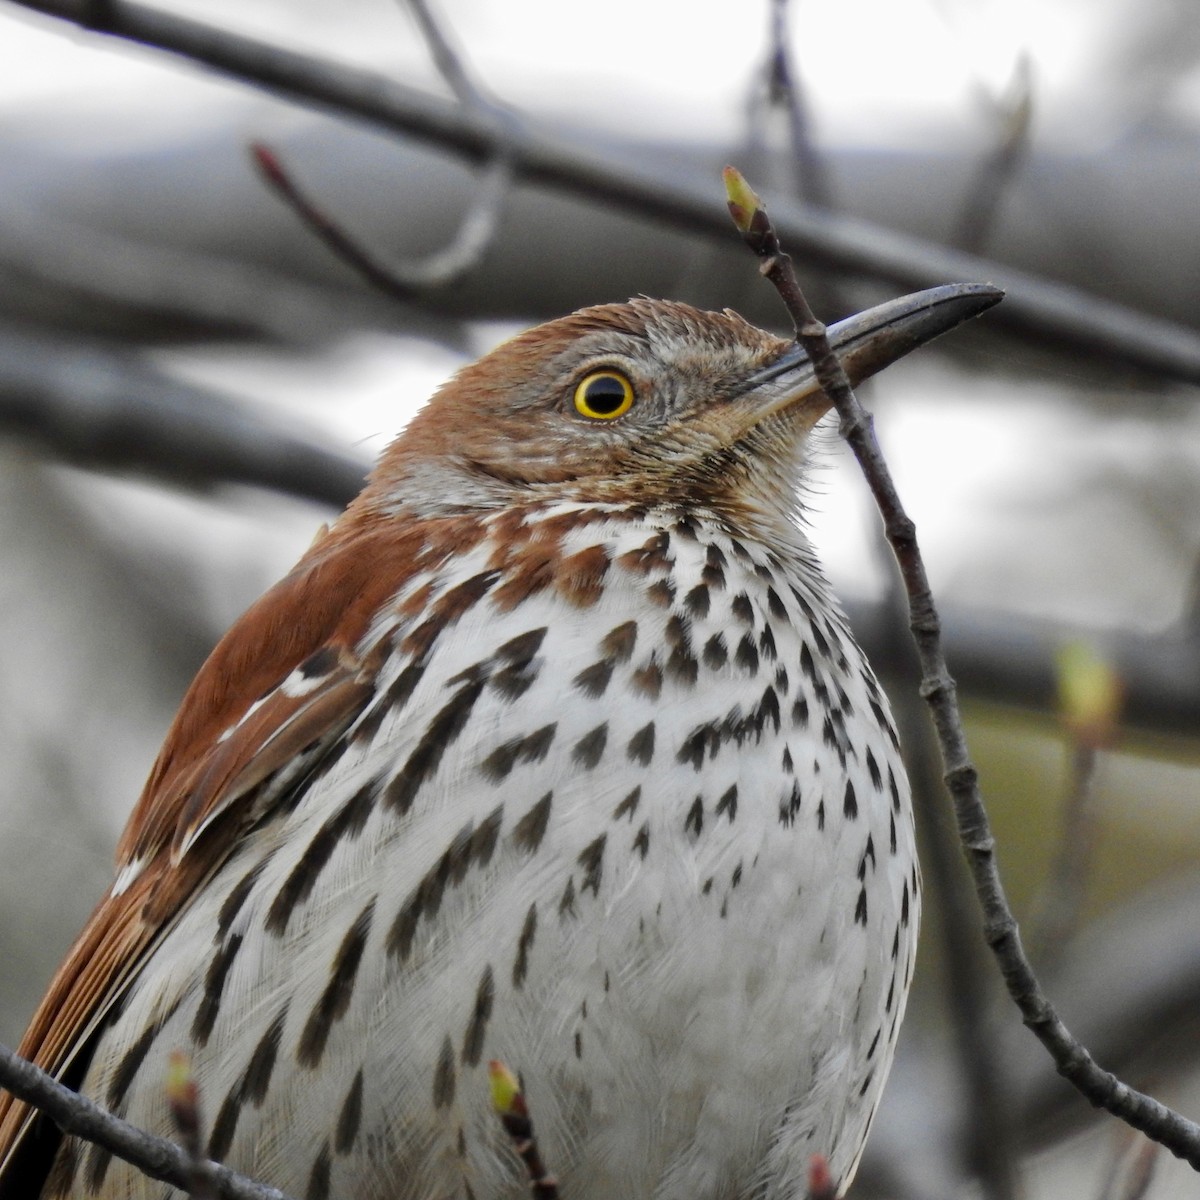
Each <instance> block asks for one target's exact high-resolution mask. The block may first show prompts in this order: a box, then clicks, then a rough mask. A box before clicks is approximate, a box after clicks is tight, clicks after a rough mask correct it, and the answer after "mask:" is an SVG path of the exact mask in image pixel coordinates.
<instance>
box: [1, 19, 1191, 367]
mask: <svg viewBox="0 0 1200 1200" xmlns="http://www.w3.org/2000/svg"><path fill="white" fill-rule="evenodd" d="M10 2H11V3H17V4H19V5H20V6H21V7H24V8H29V9H32V10H35V11H37V12H43V13H48V14H50V15H52V16H57V17H61V18H63V19H65V20H68V21H73V22H75V23H76V24H80V23H82V20H83V15H84V11H85V5H86V2H87V0H10ZM109 11H110V19H109V20H108V22H107V24H106V28H107V30H108V31H109V32H110V33H111V34H113V35H115V36H119V37H123V38H126V39H129V40H131V41H136V42H141V43H143V44H145V45H150V46H156V47H158V48H159V49H162V50H167V51H170V52H172V53H175V54H181V55H183V56H185V57H187V58H189V59H191V60H192V61H195V62H201V63H204V64H206V65H207V66H209V67H211V68H212V69H213V70H215V71H217V72H219V73H221V74H224V75H228V76H231V77H233V78H237V79H242V80H245V81H248V82H251V83H254V84H257V85H258V86H261V87H265V88H267V89H269V90H270V91H272V92H275V93H277V94H279V95H283V96H287V97H290V98H292V99H294V100H298V101H300V102H302V103H305V104H310V105H314V106H316V107H319V108H324V109H329V110H332V111H335V112H338V113H341V114H342V115H345V116H349V117H354V118H356V119H358V120H361V121H364V122H366V123H368V124H371V125H374V126H377V127H379V128H382V129H388V130H392V131H394V132H401V133H405V134H408V135H409V136H411V137H414V138H417V139H419V140H421V141H425V142H431V143H434V144H436V145H437V146H439V147H441V148H442V149H443V150H445V151H446V152H448V153H452V154H457V155H459V156H461V157H463V158H467V159H470V160H473V161H479V160H487V159H490V158H491V157H492V156H493V155H494V154H495V151H496V147H497V145H498V144H499V143H501V142H504V143H505V144H506V145H507V147H508V149H509V150H510V152H511V154H512V160H513V167H514V172H515V174H516V176H517V177H518V178H520V179H522V180H524V181H527V182H529V183H532V184H540V185H542V186H545V187H548V188H555V189H558V190H561V191H565V192H570V193H572V194H574V195H578V196H583V197H585V198H587V199H588V200H589V201H590V202H592V203H597V204H605V203H607V204H610V205H614V206H618V207H620V208H622V209H624V210H625V211H627V212H630V213H637V214H640V215H642V216H644V217H650V218H653V219H657V220H663V221H667V222H670V223H671V224H672V225H674V226H675V227H676V228H678V229H681V230H690V231H692V232H695V233H697V234H701V235H704V236H706V237H709V238H713V239H721V238H724V237H727V236H728V234H727V229H728V226H727V225H726V223H725V222H726V218H725V215H724V213H723V212H722V211H721V210H720V208H719V206H717V205H714V204H713V202H712V197H711V195H710V193H709V191H708V189H707V188H706V187H705V186H704V185H703V184H702V183H700V182H698V181H697V182H695V183H685V182H682V181H679V180H676V179H671V178H667V177H665V176H662V175H659V176H647V175H645V174H642V173H639V172H638V171H635V170H633V169H631V168H630V167H629V166H628V164H623V163H615V162H611V161H608V160H606V159H604V158H601V157H599V156H596V155H592V154H588V153H586V152H584V151H582V150H579V149H577V148H575V147H573V146H568V145H564V144H563V143H561V142H559V141H554V140H551V139H549V138H546V137H543V136H540V135H538V134H536V133H534V132H531V131H530V130H529V129H527V128H525V127H524V126H522V125H519V124H516V123H515V122H513V123H501V122H499V121H498V120H497V119H496V117H495V116H494V115H493V114H487V113H475V112H471V111H467V110H465V109H463V108H462V107H461V106H458V105H452V104H447V103H445V102H442V101H438V100H436V99H435V98H433V97H431V96H428V95H425V94H423V93H421V92H419V91H416V90H414V89H412V88H406V87H404V86H402V85H401V84H398V83H395V82H393V81H392V80H389V79H386V78H382V77H380V76H378V75H375V74H372V73H370V72H365V71H356V70H354V69H352V68H349V67H345V66H341V65H339V64H335V63H332V62H329V61H325V60H322V59H319V58H315V57H313V56H310V55H304V54H299V53H297V52H295V51H289V50H283V49H280V48H279V47H277V46H273V45H271V44H269V43H267V42H262V41H258V40H255V39H253V38H247V37H242V36H239V35H235V34H231V33H228V32H226V31H224V30H221V29H218V28H216V27H214V26H211V25H207V24H205V23H203V22H200V21H194V20H191V19H189V18H186V17H180V16H175V15H173V14H170V13H166V12H161V11H159V10H157V9H154V8H151V7H148V6H145V5H141V4H134V3H130V2H128V0H109ZM779 207H780V211H779V212H777V214H776V215H777V218H778V220H779V226H778V227H779V229H780V231H781V232H782V234H783V236H784V237H786V238H787V240H788V242H789V244H790V245H792V246H793V247H794V248H795V249H796V250H797V252H799V253H802V254H804V255H805V256H806V258H807V260H808V261H810V262H811V263H812V264H813V265H815V266H822V267H834V268H837V269H839V270H841V271H843V272H845V273H848V274H852V275H859V276H870V277H874V278H877V279H881V280H885V281H887V282H890V283H894V284H898V285H900V286H902V287H927V286H930V285H931V284H934V283H937V282H940V281H943V280H946V279H988V278H990V279H992V280H993V281H994V282H996V283H997V284H999V285H1000V286H1002V287H1003V288H1004V289H1005V292H1006V294H1007V297H1008V299H1007V303H1006V304H1005V305H1004V308H1003V309H1002V310H1001V311H1000V312H999V314H998V315H997V319H996V324H997V325H998V326H1003V327H1007V328H1009V329H1014V330H1017V331H1019V332H1021V333H1022V334H1023V335H1024V336H1027V337H1030V338H1036V339H1038V340H1040V341H1043V342H1049V343H1053V344H1056V345H1063V346H1070V347H1072V348H1074V349H1076V350H1078V351H1080V352H1084V353H1088V354H1090V355H1092V356H1093V357H1098V358H1100V359H1101V360H1103V361H1109V362H1123V363H1126V364H1128V365H1132V366H1135V367H1138V368H1141V369H1143V370H1148V371H1152V372H1154V373H1156V374H1160V375H1162V376H1164V377H1167V378H1172V379H1182V380H1186V381H1190V382H1200V334H1197V333H1196V332H1195V331H1193V330H1190V329H1187V328H1185V327H1184V326H1181V325H1177V324H1173V323H1172V322H1169V321H1162V320H1159V319H1156V318H1152V317H1148V316H1146V315H1144V314H1142V313H1138V312H1135V311H1133V310H1131V309H1128V308H1126V307H1124V306H1123V305H1119V304H1113V303H1109V302H1108V301H1105V300H1101V299H1099V298H1097V297H1095V296H1091V295H1088V294H1087V293H1085V292H1081V291H1079V290H1078V289H1077V288H1073V287H1068V286H1066V285H1064V284H1058V283H1053V282H1050V281H1048V280H1045V279H1042V278H1039V277H1037V276H1033V275H1029V274H1026V273H1023V272H1020V271H1017V270H1014V269H1011V268H1009V267H1006V266H1001V265H1000V264H998V263H995V262H989V261H987V260H983V259H978V258H975V257H973V256H971V255H966V254H963V253H961V252H959V251H954V250H949V249H947V248H945V247H943V246H937V245H934V244H932V243H928V242H923V241H921V240H920V239H918V238H911V237H904V236H902V235H900V234H897V233H895V232H892V231H889V230H884V229H882V228H880V227H878V226H875V225H871V224H869V223H868V222H864V221H856V220H852V219H850V218H848V217H844V216H834V215H832V214H830V213H827V212H823V211H821V210H817V209H801V208H799V207H798V206H794V205H793V206H779Z"/></svg>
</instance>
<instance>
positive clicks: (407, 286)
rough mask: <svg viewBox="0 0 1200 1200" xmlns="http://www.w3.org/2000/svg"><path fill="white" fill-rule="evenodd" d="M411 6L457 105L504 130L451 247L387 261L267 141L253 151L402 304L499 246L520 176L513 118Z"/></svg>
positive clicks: (309, 216)
mask: <svg viewBox="0 0 1200 1200" xmlns="http://www.w3.org/2000/svg"><path fill="white" fill-rule="evenodd" d="M407 6H408V8H409V10H410V11H411V12H412V14H413V17H414V19H415V20H416V23H417V27H418V28H419V29H420V31H421V36H422V37H423V38H424V39H425V43H426V45H427V46H428V47H429V53H430V55H431V56H432V58H433V61H434V64H435V65H436V66H437V69H438V71H439V72H440V73H441V76H442V78H443V79H444V80H445V81H446V83H447V84H448V85H449V87H450V90H451V91H452V92H454V95H455V96H456V97H457V99H458V101H459V102H460V103H461V104H462V105H463V107H464V108H466V109H468V110H469V111H471V112H474V113H477V114H481V115H486V116H487V117H489V118H490V119H491V120H492V122H493V124H494V125H495V126H496V128H497V130H498V133H497V140H496V144H495V148H494V150H493V152H492V154H491V155H490V156H489V158H488V160H487V162H486V164H485V166H484V170H483V176H482V179H481V181H480V185H479V188H478V189H477V191H476V192H475V195H474V198H473V199H472V201H471V205H470V207H469V208H468V209H467V212H466V215H465V216H464V217H463V218H462V220H461V222H460V223H459V226H458V231H457V233H456V234H455V235H454V237H453V238H452V239H451V240H450V242H449V243H448V244H447V245H446V246H445V247H443V248H442V249H441V250H437V251H435V252H434V253H432V254H430V255H429V256H428V257H426V258H424V259H422V260H420V261H417V262H408V263H399V262H384V261H383V260H382V259H381V258H379V257H378V256H377V255H375V254H372V253H371V252H370V251H368V250H367V249H365V247H363V246H362V245H361V244H360V243H359V241H358V239H357V238H354V237H352V236H351V235H350V234H349V233H348V232H347V231H346V230H345V229H344V228H343V227H342V225H341V224H340V222H338V221H336V220H335V219H334V218H333V217H331V216H330V215H329V214H328V213H327V212H325V210H324V209H322V208H321V207H320V206H319V205H318V204H317V203H316V202H315V201H313V200H312V199H311V198H310V197H309V196H308V195H307V194H306V193H305V192H304V190H303V189H302V188H301V187H300V186H299V185H298V184H297V183H296V181H295V179H293V178H292V175H291V172H290V171H288V170H287V168H286V167H285V166H284V165H283V163H282V161H281V160H280V158H279V155H278V154H277V153H276V152H275V151H274V150H272V149H271V148H270V147H268V146H266V145H264V144H263V143H262V142H252V143H251V145H250V154H251V157H252V158H253V160H254V163H255V165H256V166H257V167H258V170H259V173H260V174H261V175H262V177H263V179H264V180H265V181H266V182H267V184H268V185H269V186H270V187H271V188H272V190H273V191H274V192H275V193H276V194H277V195H278V196H279V197H280V198H281V199H282V200H283V201H284V203H285V204H287V205H288V207H289V208H291V209H292V211H293V212H294V213H295V214H296V215H297V216H298V217H299V218H300V219H301V221H303V222H304V224H305V225H307V226H308V227H309V229H310V230H312V232H313V233H315V234H316V235H317V237H318V238H320V239H321V241H323V242H324V243H325V245H326V246H328V247H329V249H330V250H332V251H333V253H334V254H335V255H337V257H338V258H340V259H341V260H342V261H343V262H344V263H346V264H347V265H348V266H349V267H351V268H353V269H354V270H355V271H357V272H358V273H359V274H360V275H361V276H362V277H363V278H364V279H365V280H366V281H367V282H368V283H369V284H371V286H372V287H375V288H377V289H378V290H379V291H381V292H383V293H384V295H387V296H391V297H392V298H393V299H396V300H399V301H401V302H402V303H405V302H407V301H410V300H413V299H415V298H416V297H418V296H421V295H423V294H425V293H427V292H432V291H439V290H441V289H443V288H448V287H451V286H453V285H454V284H456V283H458V282H460V281H461V280H463V279H465V278H466V277H467V276H468V275H469V274H470V273H471V272H472V271H474V270H476V269H477V268H478V267H479V264H480V263H481V262H482V261H483V257H484V255H485V254H486V253H487V251H488V248H489V247H490V246H491V245H492V243H493V242H494V241H495V238H496V230H497V229H498V228H499V225H500V215H501V213H502V212H503V209H504V201H505V199H506V198H507V197H508V194H509V192H510V191H511V189H512V183H513V175H514V164H513V155H512V152H511V149H510V144H509V139H508V138H507V137H506V136H505V134H504V129H505V128H506V127H507V126H508V125H510V124H511V121H510V119H509V118H508V117H507V115H506V114H505V112H504V111H503V110H502V109H501V108H500V107H499V106H498V105H496V104H495V103H494V102H493V101H492V100H490V99H488V97H487V96H486V95H485V94H484V92H483V89H482V88H480V87H479V86H478V84H476V83H475V81H474V80H473V79H472V78H471V75H470V72H468V71H467V69H466V67H465V66H464V65H463V62H462V59H461V57H460V56H459V55H458V54H457V53H456V52H455V50H454V48H453V47H452V46H451V45H450V41H449V39H448V38H447V37H446V35H445V32H444V31H443V30H442V28H441V26H440V25H439V24H438V22H437V20H436V19H435V18H434V15H433V12H432V11H431V10H430V8H429V5H428V4H427V3H426V0H407Z"/></svg>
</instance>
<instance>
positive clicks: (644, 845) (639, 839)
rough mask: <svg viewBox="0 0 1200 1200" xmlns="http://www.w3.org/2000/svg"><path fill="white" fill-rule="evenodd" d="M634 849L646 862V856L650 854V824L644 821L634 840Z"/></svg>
mask: <svg viewBox="0 0 1200 1200" xmlns="http://www.w3.org/2000/svg"><path fill="white" fill-rule="evenodd" d="M633 849H634V850H636V851H637V852H638V853H639V854H640V855H641V856H642V860H643V861H645V858H646V855H647V854H649V853H650V822H649V821H644V822H643V823H642V827H641V829H639V830H638V831H637V836H636V837H635V838H634V839H633Z"/></svg>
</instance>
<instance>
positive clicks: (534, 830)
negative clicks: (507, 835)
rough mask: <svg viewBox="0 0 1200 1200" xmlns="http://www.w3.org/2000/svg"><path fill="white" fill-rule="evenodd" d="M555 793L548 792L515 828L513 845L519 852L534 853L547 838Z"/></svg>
mask: <svg viewBox="0 0 1200 1200" xmlns="http://www.w3.org/2000/svg"><path fill="white" fill-rule="evenodd" d="M553 797H554V793H553V792H547V793H546V794H545V795H544V796H543V797H542V798H541V799H540V800H539V801H538V802H537V803H536V804H535V805H534V806H533V807H532V808H531V809H530V810H529V811H528V812H527V813H526V814H525V815H524V816H523V817H522V818H521V819H520V820H519V821H518V822H517V823H516V825H515V826H514V827H513V831H512V835H511V836H512V840H513V845H514V846H516V847H517V849H518V850H526V851H528V852H529V853H530V854H532V853H534V852H535V851H536V850H537V848H538V847H539V846H540V845H541V844H542V838H543V837H545V836H546V826H547V825H549V823H550V802H551V800H552V799H553Z"/></svg>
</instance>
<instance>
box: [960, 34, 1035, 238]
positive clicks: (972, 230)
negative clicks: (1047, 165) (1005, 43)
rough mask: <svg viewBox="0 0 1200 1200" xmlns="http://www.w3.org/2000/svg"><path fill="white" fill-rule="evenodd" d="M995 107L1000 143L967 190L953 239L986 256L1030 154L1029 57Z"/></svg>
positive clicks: (1024, 58)
mask: <svg viewBox="0 0 1200 1200" xmlns="http://www.w3.org/2000/svg"><path fill="white" fill-rule="evenodd" d="M993 107H994V109H995V117H996V133H997V137H996V141H995V144H994V145H993V146H992V148H991V150H990V151H989V153H988V154H987V155H985V157H984V158H983V160H982V161H981V162H980V164H979V166H978V168H977V169H976V171H975V176H974V178H973V179H972V180H971V182H970V184H969V185H968V187H967V191H966V195H965V197H964V199H963V206H962V215H961V216H960V217H959V222H958V232H957V233H956V234H955V236H954V239H953V241H954V244H955V245H956V246H958V247H959V248H960V249H962V250H966V251H967V252H968V253H969V254H982V253H983V250H984V248H985V247H986V246H987V242H988V238H989V236H990V235H991V232H992V230H993V229H994V228H995V224H996V215H997V213H998V212H999V210H1000V205H1001V203H1002V202H1003V200H1004V194H1005V192H1006V191H1007V190H1008V186H1009V184H1010V183H1011V182H1012V180H1013V179H1014V177H1015V176H1016V174H1017V172H1018V171H1019V170H1020V168H1021V164H1022V163H1023V162H1024V161H1025V157H1026V155H1027V154H1028V153H1029V146H1030V132H1031V130H1032V129H1033V79H1032V68H1031V66H1030V63H1029V56H1028V55H1027V54H1023V55H1022V56H1021V57H1020V59H1018V61H1017V66H1016V69H1015V70H1014V72H1013V77H1012V81H1011V82H1010V84H1009V86H1008V89H1007V93H1006V94H1005V95H1003V96H1000V97H998V98H997V99H996V100H995V101H993Z"/></svg>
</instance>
